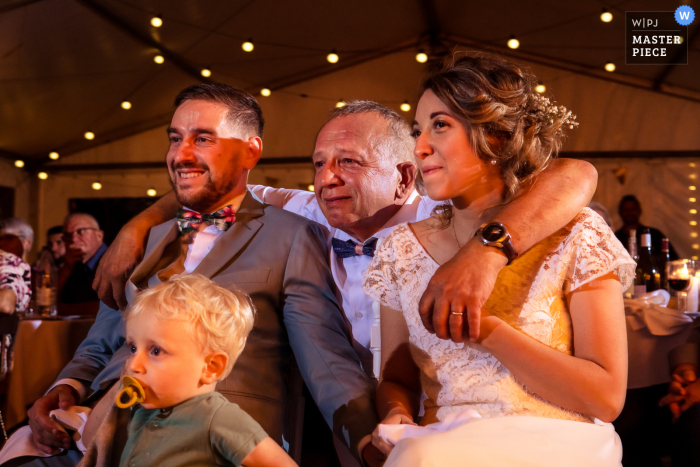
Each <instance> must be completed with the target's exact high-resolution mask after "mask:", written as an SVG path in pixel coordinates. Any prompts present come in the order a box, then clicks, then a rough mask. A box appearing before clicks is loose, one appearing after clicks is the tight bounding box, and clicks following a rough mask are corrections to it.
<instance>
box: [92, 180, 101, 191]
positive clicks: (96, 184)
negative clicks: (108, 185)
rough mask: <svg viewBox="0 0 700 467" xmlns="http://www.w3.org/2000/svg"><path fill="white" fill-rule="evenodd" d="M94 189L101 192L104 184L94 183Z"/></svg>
mask: <svg viewBox="0 0 700 467" xmlns="http://www.w3.org/2000/svg"><path fill="white" fill-rule="evenodd" d="M92 189H93V190H101V189H102V184H101V183H100V182H94V183H93V184H92Z"/></svg>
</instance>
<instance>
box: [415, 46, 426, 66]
mask: <svg viewBox="0 0 700 467" xmlns="http://www.w3.org/2000/svg"><path fill="white" fill-rule="evenodd" d="M416 61H417V62H418V63H425V62H427V61H428V54H426V53H425V52H423V50H422V49H421V50H419V51H418V53H417V54H416Z"/></svg>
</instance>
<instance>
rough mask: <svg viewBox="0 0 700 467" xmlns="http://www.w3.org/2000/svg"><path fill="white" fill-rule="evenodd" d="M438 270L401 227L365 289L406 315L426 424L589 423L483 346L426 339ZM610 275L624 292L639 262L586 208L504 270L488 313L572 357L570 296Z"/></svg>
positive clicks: (380, 251) (382, 248)
mask: <svg viewBox="0 0 700 467" xmlns="http://www.w3.org/2000/svg"><path fill="white" fill-rule="evenodd" d="M437 268H438V264H437V263H435V261H434V260H433V259H432V258H431V257H430V256H429V255H428V254H427V253H426V251H425V250H424V249H423V247H422V245H421V244H420V243H419V242H418V239H417V238H416V237H415V235H414V234H413V232H412V231H411V229H410V228H409V227H408V225H407V224H402V225H400V226H398V227H397V228H396V229H395V230H394V231H393V232H392V233H391V234H390V235H389V236H388V237H387V238H386V240H385V241H384V242H383V243H382V245H381V246H380V247H379V248H378V250H377V251H376V253H375V256H374V259H373V261H372V263H371V265H370V267H369V268H368V269H367V271H366V272H365V276H364V283H363V287H364V290H365V292H366V293H367V294H368V295H369V296H371V297H372V298H374V299H375V300H376V301H378V302H380V303H381V304H383V305H385V306H388V307H390V308H393V309H395V310H398V311H401V312H402V313H403V315H404V318H405V319H406V323H407V324H408V329H409V332H410V346H411V353H412V355H413V359H414V360H415V362H416V364H417V366H418V367H419V368H420V371H421V383H422V385H423V390H424V391H425V393H426V395H427V396H428V399H427V400H426V401H425V415H424V418H423V422H422V423H423V424H428V423H433V422H435V421H438V420H440V421H441V420H443V419H444V418H445V416H446V415H448V414H450V413H453V412H456V411H460V410H462V409H463V408H464V407H465V406H466V407H468V408H472V409H474V410H476V411H477V412H478V413H480V414H481V416H482V417H484V418H493V417H501V416H508V415H530V416H539V417H548V418H557V419H565V420H578V421H585V422H591V421H592V419H591V418H590V417H588V416H585V415H583V414H579V413H576V412H572V411H570V410H566V409H563V408H561V407H558V406H556V405H554V404H551V403H549V402H547V401H545V400H544V399H542V398H540V397H539V396H537V395H536V394H534V393H532V392H530V391H529V390H528V389H527V388H526V387H525V386H524V385H523V384H521V383H520V382H519V381H518V380H517V379H515V377H513V375H512V374H511V373H510V371H508V369H507V368H505V367H504V366H503V365H502V364H501V363H500V362H499V361H498V360H497V359H496V358H495V357H494V356H492V355H491V354H489V353H487V352H485V351H484V350H483V349H482V348H481V347H480V346H479V345H478V344H471V343H468V342H467V343H463V344H455V343H454V342H451V341H446V340H442V339H439V338H437V337H436V336H435V335H434V334H431V333H429V332H428V331H427V330H426V329H425V327H424V326H423V324H422V322H421V319H420V316H419V314H418V302H419V300H420V298H421V296H422V294H423V292H424V291H425V289H426V287H427V285H428V281H429V280H430V278H431V277H432V276H433V274H434V273H435V271H436V270H437ZM611 271H613V272H615V273H616V274H617V276H618V277H619V279H620V282H621V283H622V287H623V290H624V289H626V288H627V287H628V286H629V284H630V282H631V281H632V280H633V278H634V262H633V261H632V259H631V258H630V256H629V255H628V253H627V251H626V250H625V249H624V248H623V247H622V245H621V244H620V242H619V241H618V240H617V239H616V238H615V235H614V234H613V232H612V231H611V230H610V228H609V227H608V226H607V225H606V224H605V222H604V221H603V220H602V218H600V216H598V215H597V214H595V213H594V212H593V211H591V210H590V209H587V208H586V209H584V210H583V211H582V212H581V213H580V214H579V215H578V216H577V217H576V218H575V219H574V220H573V221H572V222H571V223H569V224H568V225H567V226H566V227H564V228H563V229H561V230H560V231H558V232H556V233H555V234H554V235H551V236H550V237H548V238H546V239H544V240H543V241H541V242H539V243H538V244H536V245H535V246H533V247H532V248H530V249H529V250H528V251H527V252H525V253H524V254H522V255H521V256H520V257H519V258H518V259H516V260H515V261H513V263H511V265H510V266H507V267H505V268H503V269H502V270H501V272H500V273H499V275H498V279H497V281H496V286H495V288H494V291H493V293H492V294H491V296H490V297H489V299H488V301H487V302H486V303H485V304H484V306H483V310H484V311H485V312H487V313H490V314H493V315H496V316H498V317H499V318H501V319H503V320H504V321H505V322H506V323H508V324H509V325H511V326H513V327H515V328H516V329H519V330H520V331H521V332H524V333H525V334H527V335H529V336H531V337H533V338H534V339H537V340H538V341H540V342H541V343H543V344H544V345H548V346H550V347H552V348H554V349H556V350H558V351H560V352H564V353H567V354H569V355H571V354H572V353H573V333H572V326H571V317H570V315H569V311H568V309H567V305H566V300H565V295H566V294H568V293H570V292H571V291H573V290H576V289H577V288H579V287H580V286H582V285H584V284H586V283H587V282H590V281H592V280H594V279H596V278H599V277H601V276H604V275H605V274H607V273H609V272H611ZM620 312H621V313H622V310H620Z"/></svg>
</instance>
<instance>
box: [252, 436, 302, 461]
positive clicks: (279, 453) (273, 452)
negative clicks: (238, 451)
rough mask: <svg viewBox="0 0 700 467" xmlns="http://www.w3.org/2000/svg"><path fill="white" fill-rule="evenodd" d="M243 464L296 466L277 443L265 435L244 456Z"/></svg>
mask: <svg viewBox="0 0 700 467" xmlns="http://www.w3.org/2000/svg"><path fill="white" fill-rule="evenodd" d="M243 465H244V466H245V467H296V465H297V464H296V462H294V461H293V460H292V458H291V457H289V455H287V453H286V452H284V449H282V448H281V447H280V445H279V444H277V443H275V442H274V441H273V440H272V438H270V437H267V438H265V439H264V440H262V441H260V443H258V445H257V446H255V449H253V450H252V451H251V452H250V454H248V455H247V456H245V459H243Z"/></svg>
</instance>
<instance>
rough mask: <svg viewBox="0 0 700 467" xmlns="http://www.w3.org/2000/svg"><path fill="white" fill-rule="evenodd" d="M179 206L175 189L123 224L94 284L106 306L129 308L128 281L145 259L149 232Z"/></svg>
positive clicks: (96, 274)
mask: <svg viewBox="0 0 700 467" xmlns="http://www.w3.org/2000/svg"><path fill="white" fill-rule="evenodd" d="M179 207H180V204H179V203H178V202H177V199H176V198H175V193H173V192H172V191H171V192H169V193H167V194H166V195H165V196H163V197H162V198H161V199H159V200H158V201H156V203H155V204H154V205H153V206H151V207H149V208H148V209H146V210H145V211H143V212H142V213H140V214H139V215H137V216H136V217H134V218H133V219H131V220H130V221H129V222H128V223H127V224H126V225H125V226H124V227H122V229H121V230H120V231H119V234H118V235H117V238H115V239H114V242H112V245H111V246H110V247H109V248H108V249H107V251H106V252H105V254H104V256H103V257H102V260H101V261H100V264H99V266H98V268H97V272H96V273H95V280H94V281H93V283H92V288H93V289H95V291H96V292H97V296H98V297H100V300H102V301H103V302H104V303H105V305H107V306H109V307H110V308H112V309H115V310H116V309H120V310H124V309H126V306H127V301H126V295H125V288H126V282H127V280H129V276H131V273H132V272H133V270H134V268H135V267H136V265H137V264H138V263H139V262H140V261H141V259H142V258H143V253H144V249H145V246H146V239H147V238H148V232H149V231H150V230H151V227H154V226H156V225H159V224H162V223H163V222H166V221H168V220H170V219H172V218H173V217H175V215H176V214H177V210H178V208H179Z"/></svg>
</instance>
